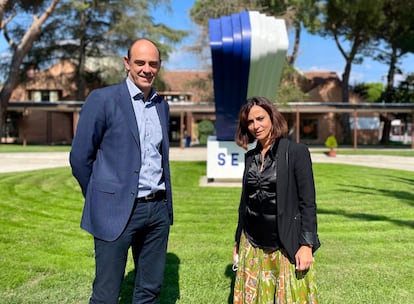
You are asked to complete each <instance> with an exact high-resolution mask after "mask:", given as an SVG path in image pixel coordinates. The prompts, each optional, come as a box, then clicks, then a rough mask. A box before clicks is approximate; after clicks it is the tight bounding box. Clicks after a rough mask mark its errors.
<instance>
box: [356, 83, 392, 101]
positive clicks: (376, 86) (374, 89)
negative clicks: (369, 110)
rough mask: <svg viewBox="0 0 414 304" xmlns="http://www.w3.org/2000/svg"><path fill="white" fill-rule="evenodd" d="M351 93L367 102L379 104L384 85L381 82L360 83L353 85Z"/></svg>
mask: <svg viewBox="0 0 414 304" xmlns="http://www.w3.org/2000/svg"><path fill="white" fill-rule="evenodd" d="M352 91H353V92H354V93H356V94H358V95H359V96H361V97H362V98H364V99H365V100H366V101H367V102H380V101H381V97H382V94H383V92H384V85H383V84H382V83H381V82H372V83H360V84H357V85H355V86H354V87H353V88H352Z"/></svg>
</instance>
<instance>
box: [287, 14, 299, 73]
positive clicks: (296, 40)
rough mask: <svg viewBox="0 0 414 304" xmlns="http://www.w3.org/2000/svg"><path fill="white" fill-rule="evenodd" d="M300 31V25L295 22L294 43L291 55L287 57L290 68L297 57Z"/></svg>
mask: <svg viewBox="0 0 414 304" xmlns="http://www.w3.org/2000/svg"><path fill="white" fill-rule="evenodd" d="M300 30H301V27H300V23H299V22H295V42H294V43H293V50H292V54H291V55H290V57H289V64H290V65H291V66H294V64H295V61H296V58H297V57H298V53H299V43H300Z"/></svg>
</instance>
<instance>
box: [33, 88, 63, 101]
mask: <svg viewBox="0 0 414 304" xmlns="http://www.w3.org/2000/svg"><path fill="white" fill-rule="evenodd" d="M59 97H60V91H57V90H37V91H30V100H31V101H34V102H56V101H58V100H59Z"/></svg>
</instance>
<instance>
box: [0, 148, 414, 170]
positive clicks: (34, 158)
mask: <svg viewBox="0 0 414 304" xmlns="http://www.w3.org/2000/svg"><path fill="white" fill-rule="evenodd" d="M311 155H312V161H313V162H314V163H334V164H350V165H358V166H368V167H375V168H386V169H398V170H405V171H414V158H412V157H402V156H383V155H342V154H340V153H338V155H337V156H336V157H328V156H326V155H325V154H324V153H320V152H318V153H316V152H315V153H312V150H311ZM68 157H69V153H67V152H47V153H46V152H24V153H0V173H5V172H20V171H29V170H37V169H45V168H56V167H66V166H69V161H68ZM206 159H207V149H206V148H202V147H191V148H185V149H182V148H171V150H170V160H172V161H205V160H206Z"/></svg>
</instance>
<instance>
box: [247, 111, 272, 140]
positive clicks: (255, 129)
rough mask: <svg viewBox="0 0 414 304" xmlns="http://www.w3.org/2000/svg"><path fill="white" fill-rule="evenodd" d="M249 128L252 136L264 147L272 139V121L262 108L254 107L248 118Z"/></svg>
mask: <svg viewBox="0 0 414 304" xmlns="http://www.w3.org/2000/svg"><path fill="white" fill-rule="evenodd" d="M247 127H248V129H249V132H250V134H252V135H253V136H254V137H255V138H256V139H257V140H258V141H260V142H261V144H262V146H263V147H264V146H265V143H266V142H267V140H268V139H270V135H271V130H272V121H271V120H270V116H269V114H268V113H267V112H266V111H265V110H264V109H263V108H262V107H260V106H258V105H254V106H253V107H252V108H251V109H250V112H249V115H248V117H247Z"/></svg>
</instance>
